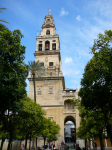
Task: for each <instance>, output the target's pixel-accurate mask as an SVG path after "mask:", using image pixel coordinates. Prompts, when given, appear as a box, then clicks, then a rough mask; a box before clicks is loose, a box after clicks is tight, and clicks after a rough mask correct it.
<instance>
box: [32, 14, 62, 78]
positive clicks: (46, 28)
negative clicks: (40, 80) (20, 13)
mask: <svg viewBox="0 0 112 150" xmlns="http://www.w3.org/2000/svg"><path fill="white" fill-rule="evenodd" d="M34 55H35V61H37V60H39V61H41V62H44V67H45V68H46V71H47V76H48V77H49V76H53V77H62V76H63V74H62V68H61V56H60V41H59V35H58V32H57V33H56V28H55V24H54V20H53V16H52V15H50V12H49V13H48V15H47V16H45V21H44V23H43V25H42V30H41V32H40V35H37V37H36V51H35V53H34Z"/></svg>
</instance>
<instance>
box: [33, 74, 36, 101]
mask: <svg viewBox="0 0 112 150" xmlns="http://www.w3.org/2000/svg"><path fill="white" fill-rule="evenodd" d="M33 85H34V102H36V91H35V75H33Z"/></svg>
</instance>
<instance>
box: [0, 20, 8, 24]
mask: <svg viewBox="0 0 112 150" xmlns="http://www.w3.org/2000/svg"><path fill="white" fill-rule="evenodd" d="M0 22H5V23H7V24H9V22H7V21H5V20H3V19H0Z"/></svg>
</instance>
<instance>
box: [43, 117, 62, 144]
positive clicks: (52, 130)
mask: <svg viewBox="0 0 112 150" xmlns="http://www.w3.org/2000/svg"><path fill="white" fill-rule="evenodd" d="M43 124H44V126H43V131H42V136H43V137H44V145H45V141H46V138H47V141H48V142H51V141H54V140H56V139H57V136H56V135H57V134H58V133H59V130H60V127H59V125H58V124H56V122H55V121H51V119H49V118H44V122H43Z"/></svg>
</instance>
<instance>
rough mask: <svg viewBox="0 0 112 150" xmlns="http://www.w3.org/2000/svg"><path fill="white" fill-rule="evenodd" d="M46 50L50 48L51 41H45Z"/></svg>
mask: <svg viewBox="0 0 112 150" xmlns="http://www.w3.org/2000/svg"><path fill="white" fill-rule="evenodd" d="M45 50H50V42H49V41H46V42H45Z"/></svg>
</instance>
